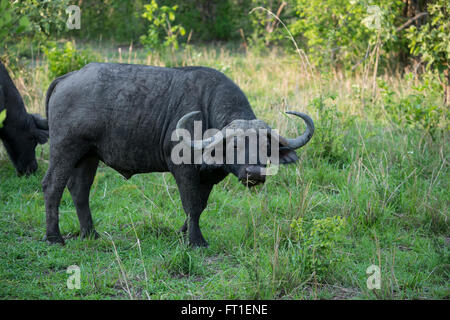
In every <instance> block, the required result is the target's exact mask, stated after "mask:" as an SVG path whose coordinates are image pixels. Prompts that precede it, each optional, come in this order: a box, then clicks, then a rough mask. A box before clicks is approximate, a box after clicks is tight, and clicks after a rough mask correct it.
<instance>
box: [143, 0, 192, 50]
mask: <svg viewBox="0 0 450 320" xmlns="http://www.w3.org/2000/svg"><path fill="white" fill-rule="evenodd" d="M144 8H145V12H144V13H143V14H142V16H143V17H144V18H146V19H147V20H148V21H149V22H150V25H149V28H148V32H147V35H143V36H141V37H140V40H141V43H142V44H143V45H144V46H146V47H147V48H150V49H160V48H162V47H166V48H169V47H170V48H171V50H172V52H174V51H175V50H178V48H179V46H180V44H179V42H178V40H179V37H180V36H184V35H185V34H186V31H185V30H184V28H183V27H182V26H181V25H172V23H173V22H174V21H175V11H176V10H177V9H178V6H177V5H175V6H172V7H169V6H159V5H158V3H157V2H156V1H155V0H152V2H151V3H150V4H146V5H145V6H144ZM163 34H164V35H163ZM162 37H164V40H162V39H161V38H162Z"/></svg>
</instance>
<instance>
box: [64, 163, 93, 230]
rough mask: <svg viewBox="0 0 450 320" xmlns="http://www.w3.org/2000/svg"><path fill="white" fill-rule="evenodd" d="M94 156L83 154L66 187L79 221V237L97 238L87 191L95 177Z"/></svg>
mask: <svg viewBox="0 0 450 320" xmlns="http://www.w3.org/2000/svg"><path fill="white" fill-rule="evenodd" d="M98 161H99V160H98V158H97V157H96V156H85V157H84V158H82V159H81V160H80V161H79V162H78V164H77V165H76V166H75V169H74V170H73V171H72V175H71V176H70V179H69V182H68V183H67V188H68V189H69V191H70V195H71V196H72V200H73V203H74V205H75V208H76V211H77V216H78V220H79V221H80V234H81V238H85V237H88V236H92V237H94V238H98V233H97V232H96V231H95V229H94V223H93V222H92V215H91V209H90V208H89V192H90V190H91V186H92V183H93V181H94V178H95V173H96V172H97V167H98Z"/></svg>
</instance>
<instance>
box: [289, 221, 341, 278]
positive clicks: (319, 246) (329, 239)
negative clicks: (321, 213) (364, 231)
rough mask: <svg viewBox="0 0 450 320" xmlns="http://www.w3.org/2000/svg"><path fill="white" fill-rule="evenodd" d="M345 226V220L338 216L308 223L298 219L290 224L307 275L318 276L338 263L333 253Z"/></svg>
mask: <svg viewBox="0 0 450 320" xmlns="http://www.w3.org/2000/svg"><path fill="white" fill-rule="evenodd" d="M345 226H346V220H345V218H343V217H340V216H333V217H326V218H324V219H312V221H311V222H310V223H308V222H305V221H304V219H303V218H302V217H300V218H298V219H296V220H294V221H293V222H292V223H291V228H292V229H293V230H294V232H295V235H296V237H295V240H296V241H297V245H298V248H299V253H300V257H302V259H304V260H303V261H304V262H305V265H306V271H307V272H308V273H312V272H315V273H316V275H318V276H320V275H321V274H324V273H326V271H327V270H329V268H330V267H332V266H333V265H335V264H336V262H338V261H339V259H338V258H337V257H336V256H335V255H334V251H335V249H336V247H337V245H338V243H339V242H340V241H341V240H342V239H343V236H344V231H345Z"/></svg>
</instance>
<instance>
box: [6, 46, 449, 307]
mask: <svg viewBox="0 0 450 320" xmlns="http://www.w3.org/2000/svg"><path fill="white" fill-rule="evenodd" d="M98 51H99V52H102V51H101V49H98ZM107 52H108V54H109V56H108V60H109V61H119V58H118V55H117V52H115V51H114V50H113V49H108V50H107ZM122 54H123V52H122ZM132 57H133V60H132V61H131V62H132V63H138V62H140V63H147V60H151V63H152V64H159V65H161V64H164V63H163V62H161V60H158V59H159V57H157V56H151V57H150V58H148V56H146V55H144V54H143V53H142V52H141V51H139V52H138V53H137V54H136V57H138V58H134V54H132ZM139 57H141V58H139ZM124 59H125V58H124ZM180 61H184V63H185V64H196V65H207V66H212V67H215V68H218V69H221V70H222V71H224V72H225V73H227V74H228V75H229V76H230V77H231V78H232V79H234V80H235V81H236V82H237V83H238V84H239V85H240V86H241V87H242V88H243V90H244V92H245V93H246V94H247V96H248V97H249V100H250V102H251V104H252V106H253V108H254V110H255V113H256V114H257V115H258V117H260V118H261V119H264V120H266V121H267V122H268V123H269V124H271V125H272V126H273V127H276V128H279V129H280V132H281V133H282V134H286V135H294V134H295V132H296V131H297V129H300V130H301V128H296V125H295V124H296V122H295V121H292V120H289V121H288V120H287V118H286V117H284V116H282V115H281V114H280V112H279V110H282V109H283V108H282V107H281V106H280V105H281V104H282V101H283V100H285V101H286V102H287V104H290V105H294V106H296V107H294V108H295V109H297V110H300V111H302V110H303V111H306V112H308V113H309V114H311V115H312V117H313V119H314V120H315V123H316V126H317V129H318V130H317V132H316V135H315V136H314V137H313V140H312V141H311V143H309V144H308V145H307V146H306V147H304V148H303V149H301V150H299V151H298V152H297V153H298V155H299V158H300V161H299V162H298V163H297V164H295V165H291V166H287V167H282V168H280V172H279V174H278V175H276V176H273V177H270V178H269V179H268V181H267V182H266V184H265V185H263V186H261V187H257V188H255V189H251V190H248V189H246V188H245V187H244V186H242V185H241V184H240V183H238V181H237V179H236V178H235V177H232V176H229V177H227V178H226V179H225V180H224V181H223V182H221V183H220V184H219V185H217V186H216V187H215V188H214V190H213V192H212V194H211V196H210V199H209V203H208V206H207V208H206V209H205V211H204V212H203V214H202V217H201V220H200V225H201V228H202V231H203V234H204V236H205V238H206V239H207V240H208V242H209V244H210V246H209V248H206V249H192V248H190V247H189V246H188V245H187V244H186V243H185V241H184V239H183V238H182V237H181V236H180V234H179V233H178V231H177V230H178V229H179V228H180V227H181V225H182V224H183V222H184V219H185V213H184V211H183V210H182V207H181V202H180V199H179V194H178V190H177V187H176V184H175V181H174V179H173V177H172V176H171V175H170V174H169V173H165V174H160V173H151V174H145V175H138V176H134V177H132V178H131V179H130V180H128V181H127V180H124V179H123V178H122V177H121V176H120V175H119V174H118V173H116V172H115V171H114V170H112V169H110V168H108V167H106V166H104V165H101V166H100V167H99V170H98V172H97V176H96V178H95V181H94V185H93V187H92V189H91V209H92V212H93V218H94V223H95V225H96V229H97V231H98V232H99V233H100V234H101V238H100V239H98V240H90V239H88V240H80V239H79V238H78V234H79V225H78V219H77V217H76V213H75V209H74V206H73V204H72V200H71V198H70V195H69V193H68V192H67V191H66V192H65V193H64V196H63V199H62V201H61V206H60V227H61V231H62V233H63V235H64V236H65V237H66V245H65V246H59V245H55V246H49V245H48V244H46V243H45V242H43V241H42V238H43V236H44V233H45V210H44V201H43V195H42V192H41V185H40V181H41V180H42V177H43V175H44V174H45V170H46V168H47V166H48V162H47V161H46V160H47V159H48V146H47V145H46V146H44V147H38V150H37V154H38V158H39V161H38V162H39V170H38V172H37V173H36V174H35V175H33V176H31V177H29V178H19V177H17V176H16V174H15V171H14V168H13V167H12V165H11V163H10V161H9V159H8V158H7V157H6V155H5V153H4V150H3V151H2V150H0V297H1V298H3V299H129V298H133V299H148V298H151V299H321V298H324V299H431V298H438V299H448V298H449V297H450V286H449V280H448V279H449V263H450V261H449V245H450V238H449V223H448V204H449V200H450V197H449V191H448V190H449V181H450V179H449V178H450V176H449V172H448V158H447V155H448V154H449V153H448V151H449V150H448V143H446V141H447V132H446V131H445V130H443V131H442V132H441V134H440V135H437V138H436V137H435V138H434V139H432V138H431V137H430V135H429V134H428V133H427V131H425V130H424V129H420V128H419V127H411V126H408V127H403V126H397V125H395V124H393V123H392V122H391V121H390V119H389V117H388V116H387V115H386V113H384V112H381V116H380V110H383V106H382V104H381V102H380V99H378V98H375V99H369V102H367V100H366V102H365V104H366V105H365V107H362V105H361V100H360V97H358V96H357V95H356V94H355V93H354V91H353V90H354V85H359V86H362V85H364V82H363V81H362V80H361V79H358V78H352V79H345V80H339V79H330V80H327V81H325V80H323V83H322V85H321V90H322V91H321V92H322V93H321V94H319V93H318V91H317V90H318V89H317V88H315V87H314V86H313V85H311V82H309V81H307V80H306V79H305V74H304V73H302V72H301V70H298V68H299V67H298V64H297V62H296V61H295V60H294V59H293V58H292V57H290V56H285V55H281V54H280V53H277V52H271V53H269V54H267V55H255V54H252V53H251V52H250V53H249V54H248V55H245V54H244V53H239V52H234V51H228V50H224V49H222V50H219V49H218V50H207V49H197V50H192V51H191V52H187V53H185V55H184V56H181V57H180ZM125 62H126V61H125ZM177 63H178V62H177ZM181 64H183V63H181ZM47 70H48V68H47V67H46V64H45V62H44V63H43V64H42V67H38V68H35V69H32V70H31V74H32V76H31V79H25V80H23V79H22V80H23V82H24V83H25V84H28V85H29V87H27V85H24V86H22V87H21V86H20V85H18V86H19V90H21V92H22V94H23V95H24V97H25V100H26V101H27V105H28V106H30V105H31V107H29V109H30V108H31V109H34V111H40V112H42V101H43V96H41V95H40V94H38V92H45V90H46V86H47V85H48V82H49V81H50V80H49V79H47V72H48V71H47ZM38 79H44V81H38ZM19 80H20V79H19ZM387 80H389V81H391V87H392V88H395V90H397V91H398V92H399V95H407V94H409V92H410V89H409V88H408V85H407V83H406V82H404V81H403V80H402V79H387ZM321 81H322V80H321ZM19 82H20V81H19ZM400 92H401V93H400ZM330 94H335V95H336V96H335V97H333V99H329V98H327V96H329V95H330ZM320 95H321V96H323V97H324V99H323V104H324V105H325V106H326V107H327V108H328V109H327V110H331V111H330V112H329V113H327V114H328V115H327V116H326V117H325V116H324V115H323V114H324V113H320V112H319V111H318V109H317V108H316V105H317V104H314V103H312V101H313V98H315V97H317V96H320ZM380 108H381V109H380ZM330 119H331V120H333V121H330ZM323 132H327V135H326V136H324V135H321V133H323ZM327 137H329V139H326V138H327ZM334 216H339V217H342V218H343V219H344V221H345V226H344V228H343V229H342V230H341V231H339V234H334V233H333V232H331V230H333V229H332V226H330V225H325V229H324V230H323V233H320V234H319V236H318V237H316V238H313V232H312V230H313V225H314V221H315V220H314V219H316V221H317V220H319V221H322V222H324V221H328V220H326V218H327V217H334ZM299 218H302V221H303V223H304V230H303V229H302V230H303V231H304V234H303V236H301V235H300V236H299V229H298V228H296V227H295V225H294V224H293V222H294V221H297V220H298V219H299ZM307 244H309V245H310V246H309V247H307ZM311 248H314V250H311ZM372 264H375V265H377V266H380V268H381V289H380V290H377V289H375V290H369V289H368V288H367V286H366V281H367V278H368V275H366V269H367V268H368V267H369V266H370V265H372ZM71 265H78V266H79V267H80V269H81V289H80V290H69V289H68V288H67V285H66V281H67V279H68V277H69V274H67V273H66V270H67V268H68V267H69V266H71Z"/></svg>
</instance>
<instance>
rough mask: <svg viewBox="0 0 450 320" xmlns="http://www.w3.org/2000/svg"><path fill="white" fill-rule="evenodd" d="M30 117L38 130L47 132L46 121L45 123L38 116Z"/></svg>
mask: <svg viewBox="0 0 450 320" xmlns="http://www.w3.org/2000/svg"><path fill="white" fill-rule="evenodd" d="M31 117H32V118H33V121H34V123H35V124H36V127H38V129H42V130H47V131H48V121H47V119H44V118H42V117H41V116H40V115H38V114H32V115H31Z"/></svg>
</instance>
